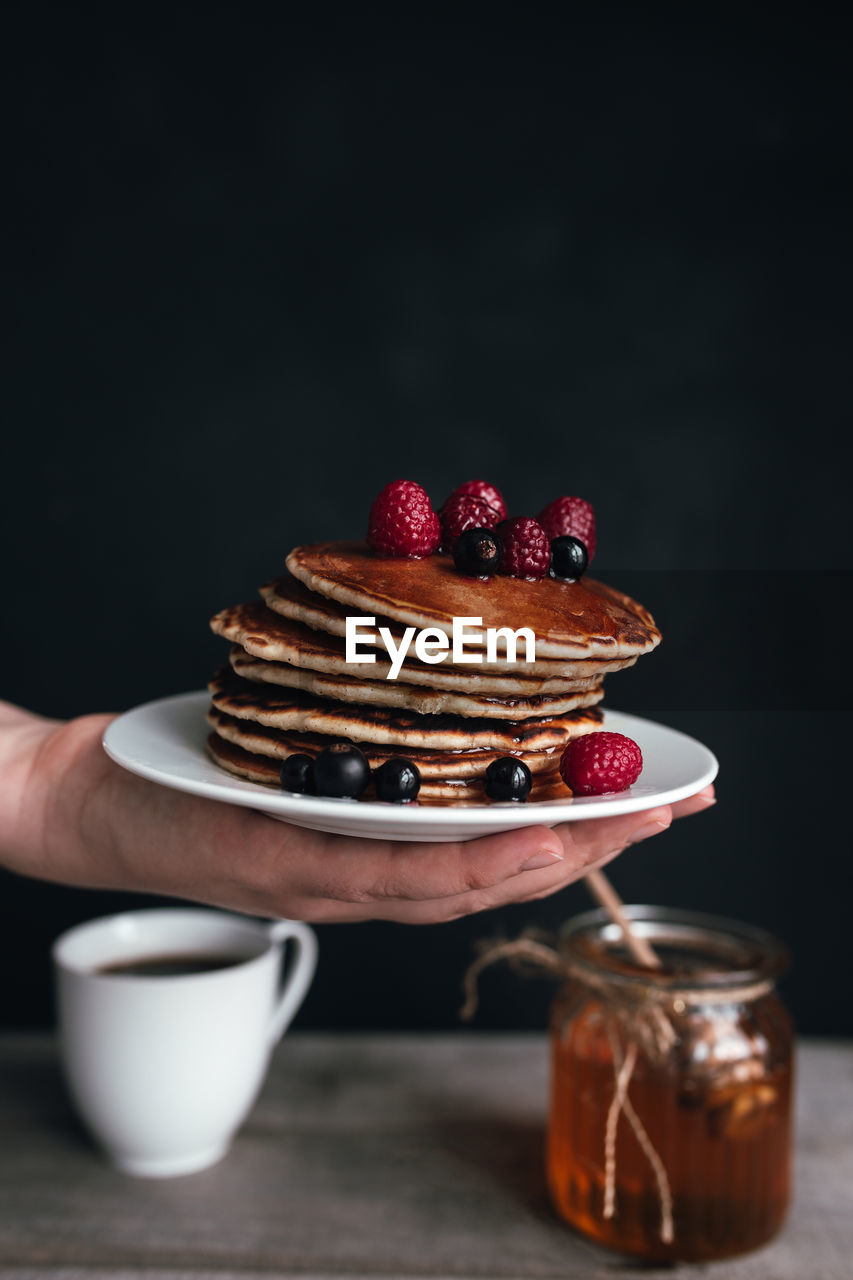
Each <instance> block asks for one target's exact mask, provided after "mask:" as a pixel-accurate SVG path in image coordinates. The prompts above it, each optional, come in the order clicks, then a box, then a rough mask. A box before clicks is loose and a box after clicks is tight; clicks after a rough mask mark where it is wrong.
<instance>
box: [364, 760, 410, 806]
mask: <svg viewBox="0 0 853 1280" xmlns="http://www.w3.org/2000/svg"><path fill="white" fill-rule="evenodd" d="M373 782H374V785H375V787H376V796H377V799H379V800H388V801H390V803H391V804H408V803H409V801H411V800H414V799H416V798H417V794H418V792H419V791H420V789H421V775H420V773H419V771H418V767H417V765H414V764H412V762H411V760H406V759H404V757H403V756H392V758H391V759H390V760H386V761H385V763H384V764H382V765H380V766H379V768H378V769H377V770H376V772H375V773H374V775H373Z"/></svg>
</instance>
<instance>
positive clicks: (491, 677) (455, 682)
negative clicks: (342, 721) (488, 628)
mask: <svg viewBox="0 0 853 1280" xmlns="http://www.w3.org/2000/svg"><path fill="white" fill-rule="evenodd" d="M210 626H211V628H212V630H213V631H215V632H216V634H217V635H220V636H223V637H224V638H225V639H226V640H230V641H231V642H232V643H233V644H236V645H239V646H240V647H241V648H242V649H244V650H245V651H246V652H247V653H249V654H251V655H252V657H255V658H261V659H263V660H264V661H265V662H282V663H287V664H289V665H290V666H294V667H301V668H304V669H307V670H310V671H319V672H322V673H324V674H326V675H336V676H348V677H350V678H351V679H355V680H359V681H361V680H366V679H370V680H374V681H378V680H382V681H384V682H385V683H386V684H387V685H388V686H389V689H393V687H394V686H395V685H396V684H399V683H401V682H402V683H403V684H415V685H421V686H424V687H426V688H427V689H446V690H448V691H451V692H454V693H460V694H470V695H471V696H472V697H484V698H485V697H499V698H510V697H514V696H520V697H537V696H542V695H545V694H551V693H570V692H573V691H575V690H577V691H582V690H585V689H590V688H592V687H594V685H595V684H596V683H597V682H598V681H599V680H600V679H601V677H602V676H603V675H604V674H606V672H607V671H608V670H619V669H620V668H621V667H626V666H631V665H633V663H635V662H636V661H637V659H636V658H635V657H634V658H622V659H617V660H614V661H613V662H609V663H608V662H598V661H592V662H590V663H589V667H587V664H586V663H584V662H573V663H567V664H566V669H567V670H569V669H570V670H571V672H572V674H570V675H567V676H563V677H559V676H547V677H545V678H543V679H535V678H532V677H531V676H530V674H529V673H530V671H531V667H530V666H525V665H524V664H519V669H520V670H523V671H525V672H526V673H527V674H525V675H524V676H515V675H513V674H512V671H513V668H512V666H511V665H510V666H507V665H506V664H504V674H497V673H495V674H480V673H481V672H483V671H484V667H483V666H479V665H472V666H470V667H465V668H463V667H453V666H448V665H447V664H446V663H443V662H442V663H440V664H436V665H434V666H431V665H429V664H428V663H426V662H419V661H418V659H417V658H409V657H408V656H407V658H406V661H405V662H404V663H403V665H402V667H401V668H400V672H399V675H398V676H397V679H396V680H386V679H385V677H386V673H387V672H389V671H390V670H391V664H390V662H389V661H388V660H387V658H384V655H383V658H384V660H381V659H380V654H379V653H377V660H376V662H374V663H348V662H347V661H346V653H345V647H344V642H343V640H341V639H340V638H339V637H338V636H333V635H326V634H325V633H324V632H321V631H313V630H312V629H311V628H310V627H307V626H305V625H304V624H303V623H301V622H295V621H294V620H293V619H291V618H285V617H282V616H281V615H279V614H277V613H273V612H272V610H270V609H268V608H266V606H265V605H263V604H260V603H257V602H254V603H250V604H238V605H233V606H232V607H231V608H229V609H222V610H221V611H220V612H219V613H217V614H216V615H215V616H214V617H213V618H211V620H210ZM410 652H411V650H410ZM550 665H552V666H556V665H557V664H555V663H552V664H550ZM538 667H539V663H538V661H537V662H536V664H535V668H534V669H538ZM487 670H493V669H492V668H488V669H487Z"/></svg>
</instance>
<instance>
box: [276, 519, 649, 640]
mask: <svg viewBox="0 0 853 1280" xmlns="http://www.w3.org/2000/svg"><path fill="white" fill-rule="evenodd" d="M287 567H288V569H289V570H290V572H291V573H292V574H293V575H294V577H296V578H298V579H299V581H300V582H302V583H304V585H305V586H306V587H308V588H309V589H310V590H311V591H315V592H317V593H319V594H320V595H322V596H326V597H327V598H329V599H332V600H336V601H338V603H340V604H342V605H344V606H346V607H347V608H350V609H354V610H359V611H361V612H363V613H364V614H365V615H371V614H372V615H376V614H384V615H386V616H387V617H389V618H394V619H396V620H397V621H398V622H402V623H404V624H405V625H407V626H415V627H418V628H423V627H437V628H438V629H439V630H440V631H443V632H444V633H445V634H447V635H449V634H450V633H451V631H452V626H453V619H454V616H455V617H480V618H482V619H483V627H484V628H489V627H493V628H500V627H510V628H512V629H513V630H517V629H518V628H520V627H530V628H531V630H532V631H533V632H534V633H535V635H536V651H537V655H538V656H541V657H543V658H546V657H547V658H568V659H573V658H620V657H621V658H624V657H633V656H635V655H638V654H641V653H646V652H648V650H649V649H653V648H654V647H655V645H657V644H658V643H659V641H660V632H659V631H658V629H657V627H656V626H655V624H654V620H653V618H652V616H651V614H650V613H649V612H648V611H647V610H646V609H645V608H643V606H642V605H640V604H637V603H636V601H634V600H631V598H630V597H629V596H626V595H624V594H623V593H622V592H620V591H615V590H614V589H613V588H612V587H608V586H605V585H604V583H601V582H595V581H594V580H593V579H591V578H582V579H580V580H579V581H578V582H563V581H561V580H559V579H557V578H541V579H540V580H539V581H538V582H527V581H526V580H523V579H520V578H509V577H502V576H496V577H493V578H487V579H479V578H468V577H465V576H463V575H462V574H460V573H458V572H457V570H456V568H455V567H454V564H453V561H452V559H451V558H450V557H449V556H443V555H434V556H429V557H427V558H426V559H423V560H408V559H392V558H384V557H380V556H377V555H375V554H374V553H373V552H371V551H370V550H369V549H368V547H367V544H366V543H364V542H321V543H317V544H316V545H314V546H308V547H297V548H296V549H295V550H294V551H291V553H290V555H289V556H288V557H287ZM483 642H485V637H484V638H483Z"/></svg>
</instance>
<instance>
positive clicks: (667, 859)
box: [0, 4, 853, 1033]
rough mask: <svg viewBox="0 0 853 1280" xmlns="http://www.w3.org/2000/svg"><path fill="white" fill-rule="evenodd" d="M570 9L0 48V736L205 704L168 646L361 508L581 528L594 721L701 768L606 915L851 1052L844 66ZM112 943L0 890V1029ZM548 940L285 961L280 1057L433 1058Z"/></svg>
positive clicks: (489, 924)
mask: <svg viewBox="0 0 853 1280" xmlns="http://www.w3.org/2000/svg"><path fill="white" fill-rule="evenodd" d="M592 8H593V12H592V13H589V12H587V11H586V10H585V9H582V8H580V7H579V8H578V9H577V10H575V11H572V12H574V14H575V16H573V17H567V16H566V11H563V18H562V20H558V19H557V18H556V17H555V11H552V10H550V9H546V8H537V7H536V6H518V7H517V8H513V9H506V10H502V9H500V8H499V7H492V8H490V9H488V10H486V9H485V8H484V9H482V10H479V9H478V8H475V7H465V6H462V9H463V10H464V12H463V14H462V16H459V14H458V13H457V15H456V16H455V17H454V18H453V19H451V18H445V17H444V16H442V11H441V10H440V9H433V8H432V7H429V8H428V9H427V8H424V9H422V10H419V11H415V10H414V9H411V10H407V13H408V16H407V17H405V19H400V17H399V15H398V16H397V18H396V19H394V20H393V21H392V20H386V17H384V16H383V15H381V14H379V13H378V12H377V11H375V10H373V9H364V8H363V7H360V6H353V7H352V9H349V10H345V11H343V10H338V9H335V8H325V9H323V8H313V9H312V10H311V14H312V15H313V16H312V17H310V18H308V17H301V18H299V19H293V18H288V17H286V16H285V13H286V12H290V7H287V6H280V7H279V6H269V7H265V6H263V5H258V6H236V5H235V6H223V7H217V6H195V7H182V6H177V7H173V8H170V9H169V10H168V13H167V14H166V15H159V16H158V15H157V14H156V11H153V10H152V9H151V8H150V7H149V6H145V7H143V6H136V5H127V6H123V7H121V8H117V7H114V6H113V7H103V8H100V7H99V6H93V5H85V6H67V7H65V8H53V7H49V6H43V5H37V4H34V5H29V6H26V7H20V8H18V7H12V8H7V9H6V10H4V18H3V25H4V42H3V43H4V47H5V50H6V59H7V63H8V65H7V68H6V71H5V74H4V82H5V93H6V94H7V104H6V108H5V111H4V121H5V128H6V131H7V134H8V138H7V147H6V155H7V160H6V166H5V167H6V178H7V180H8V179H12V181H11V184H10V185H9V186H8V187H7V194H6V197H5V207H4V220H7V230H6V233H5V236H4V240H5V250H4V252H5V257H6V262H7V265H6V268H5V271H4V275H5V283H6V289H5V292H6V295H7V299H8V303H9V306H10V310H11V320H12V324H11V328H10V333H9V336H8V337H7V339H6V340H5V344H4V355H5V356H6V362H7V370H6V373H5V375H4V415H3V417H4V419H5V428H4V441H5V443H4V455H3V464H2V465H3V471H2V474H3V479H4V484H3V503H2V507H3V510H2V521H3V530H2V533H3V547H4V552H5V554H4V586H3V593H2V599H3V627H2V635H3V654H2V671H3V691H4V693H5V695H6V696H7V697H8V698H10V699H12V700H15V701H18V702H20V703H22V704H24V705H27V706H30V707H32V708H34V709H36V710H38V711H41V712H43V713H46V714H50V715H55V716H72V715H74V714H77V713H81V712H84V711H89V710H106V709H114V710H121V709H125V708H128V707H130V706H133V705H134V704H136V703H139V702H141V701H144V700H147V699H150V698H155V697H160V696H162V695H166V694H169V693H176V692H182V691H185V690H187V689H194V688H200V687H201V686H202V685H203V684H204V682H205V680H206V678H207V676H208V675H209V673H210V672H211V670H212V669H213V667H214V666H215V665H216V664H217V663H218V661H219V659H220V655H221V654H222V652H223V648H222V644H221V642H218V641H216V640H215V639H214V638H213V637H212V636H210V635H209V634H208V632H207V619H208V616H209V615H210V614H211V613H212V612H214V611H215V610H217V609H218V608H220V607H222V606H223V605H225V604H230V603H234V602H236V601H237V600H239V599H248V598H251V597H252V595H253V593H254V591H255V588H256V587H257V585H258V584H259V583H260V582H262V581H264V580H266V579H267V578H269V577H270V576H272V575H273V574H274V573H275V572H276V571H277V570H279V569H280V568H281V566H282V564H283V560H284V557H285V555H286V553H287V551H288V550H289V549H290V548H291V546H292V545H294V544H295V543H297V542H305V541H311V540H315V539H319V538H326V537H336V536H359V535H360V534H361V533H362V531H363V530H364V527H365V522H366V516H367V511H368V508H369V505H370V502H371V500H372V498H373V496H374V494H375V492H376V491H377V490H378V489H379V488H380V487H381V485H383V484H384V483H386V482H387V481H388V480H390V479H394V478H396V477H397V476H401V475H405V476H407V477H409V478H412V479H416V480H418V481H420V482H421V483H423V484H424V485H425V486H426V487H427V489H428V490H429V492H430V493H431V495H432V497H433V499H434V501H435V502H436V503H438V502H440V501H441V500H442V499H443V498H444V496H445V495H446V494H447V493H448V492H449V491H450V489H452V488H453V487H454V486H455V485H456V484H457V483H459V482H460V481H462V480H465V479H469V478H471V477H473V476H485V477H486V478H488V479H491V480H494V481H495V482H496V483H497V484H498V485H499V486H500V487H501V488H502V489H503V490H504V492H505V493H506V495H507V497H508V499H509V502H510V506H511V508H512V511H513V512H514V513H516V514H522V513H529V514H532V513H535V512H536V511H538V510H539V509H540V508H541V507H542V506H543V505H544V503H545V502H546V501H548V500H549V499H550V498H552V497H554V496H556V495H557V494H559V493H579V494H582V495H584V496H586V497H588V498H589V499H591V500H592V501H593V502H594V503H595V506H596V510H597V515H598V527H599V552H598V557H597V561H596V571H597V573H598V574H599V575H600V576H602V577H604V578H605V579H607V580H609V581H611V582H612V583H613V584H614V585H616V586H619V587H622V588H624V589H626V590H628V591H630V592H633V593H636V594H637V596H638V597H639V598H640V599H641V600H642V601H643V602H644V603H645V604H647V605H648V606H649V607H650V608H651V609H652V611H653V612H654V613H655V615H656V617H657V619H658V621H659V622H660V624H661V627H662V629H663V632H664V644H663V646H662V647H661V649H660V650H659V651H658V652H657V653H656V654H654V655H653V656H651V657H649V658H647V659H644V660H642V661H641V662H640V664H639V666H638V667H637V668H636V669H635V670H633V671H631V672H627V673H625V674H624V675H620V676H615V677H612V678H611V683H610V685H609V690H608V692H609V698H610V700H611V702H612V703H613V705H614V706H617V707H619V708H620V709H623V710H626V711H637V712H640V713H642V714H647V715H651V716H653V717H660V718H662V719H664V720H665V721H666V722H667V723H669V724H672V725H674V726H676V727H678V728H681V729H684V730H686V731H688V732H690V733H693V734H695V735H696V736H698V737H699V738H701V739H702V740H703V741H706V742H707V743H708V744H709V745H710V746H711V747H712V748H713V749H714V750H715V751H716V752H717V754H718V755H719V758H720V761H721V774H720V778H719V785H718V792H719V801H720V802H719V804H718V805H717V807H716V808H715V809H714V810H712V811H711V812H710V813H708V814H704V815H701V816H698V817H695V818H692V819H690V820H687V821H685V822H682V823H679V824H677V826H676V827H675V828H674V829H673V830H672V831H670V832H669V833H667V834H665V835H663V836H661V837H659V838H656V839H655V840H653V841H650V842H648V843H646V844H644V845H642V846H639V847H637V848H636V849H634V850H632V851H631V852H629V853H628V854H627V855H626V856H625V857H623V858H622V859H620V860H619V861H618V862H617V863H616V864H614V865H613V867H612V879H613V881H614V883H615V884H616V886H617V888H618V889H619V891H620V892H621V893H622V894H623V895H624V896H625V897H626V898H627V899H629V900H635V901H652V902H659V903H668V904H673V905H679V906H683V907H692V908H704V909H707V910H712V911H717V912H721V913H724V914H728V915H731V916H735V917H740V918H742V919H747V920H751V921H753V922H755V923H758V924H762V925H765V926H767V927H769V928H771V929H773V930H775V931H776V932H778V933H779V934H780V935H781V936H782V937H783V938H784V939H786V940H787V941H788V943H789V944H790V945H791V947H792V950H793V953H794V967H793V970H792V974H791V976H790V978H789V980H788V982H787V985H786V993H787V996H788V999H789V1001H790V1002H791V1004H792V1006H793V1008H794V1011H795V1013H796V1016H797V1018H798V1020H799V1023H800V1025H801V1027H802V1028H803V1029H804V1030H806V1031H811V1032H820V1033H853V1003H851V1001H850V1000H849V998H848V992H847V987H846V975H847V973H849V967H850V966H849V958H848V957H849V952H848V951H847V946H849V942H850V937H849V935H850V929H849V925H848V921H849V918H850V901H851V899H850V893H851V888H853V884H851V875H850V857H851V847H850V846H851V841H850V816H849V807H848V806H847V804H846V798H847V796H846V792H847V789H848V787H849V779H850V777H851V763H850V760H851V747H850V742H851V739H850V731H849V728H848V722H849V721H848V716H847V715H845V713H849V711H850V692H849V687H850V683H849V676H848V675H847V673H846V670H845V668H846V666H847V662H848V649H849V645H850V628H849V626H848V625H847V624H848V622H849V618H850V607H849V600H850V594H851V589H853V579H851V555H850V544H849V533H848V529H849V508H850V503H849V496H848V488H849V452H848V449H847V445H846V435H845V433H846V431H847V429H848V424H849V408H850V405H849V394H848V393H849V378H850V373H849V365H850V340H851V332H850V296H851V284H853V281H851V269H850V268H851V262H850V254H849V237H850V226H851V208H850V203H849V200H848V196H847V193H848V191H849V190H850V179H851V174H850V168H851V161H850V155H851V147H850V132H849V125H850V99H849V52H850V51H849V42H848V39H847V34H848V33H847V31H846V30H845V29H843V28H842V27H841V26H840V25H839V23H838V20H837V19H836V18H835V17H834V16H833V14H834V10H831V9H826V10H822V9H821V7H820V6H814V5H812V6H809V7H808V8H805V7H803V8H802V9H801V10H796V9H791V10H786V11H785V12H784V13H779V12H777V13H776V14H775V15H774V17H773V19H772V23H771V22H765V21H764V19H763V17H761V16H760V15H759V12H758V9H757V8H756V9H755V10H752V11H750V9H749V7H748V6H746V7H744V6H741V8H740V10H739V11H738V13H737V16H734V15H733V14H732V15H731V16H728V15H727V12H726V10H725V9H720V8H719V7H716V6H715V7H714V9H713V10H711V9H709V10H707V11H706V12H703V11H702V10H701V9H699V8H696V7H694V6H689V7H686V9H685V7H682V6H673V7H672V8H669V7H664V6H661V7H654V6H642V7H640V6H627V7H624V8H621V7H619V6H618V5H617V6H614V5H608V6H598V7H595V6H593V7H592ZM293 9H294V10H295V9H296V7H295V6H294V7H293ZM567 10H568V11H571V7H567ZM640 10H642V11H640ZM401 21H402V22H403V23H404V25H402V26H401V25H395V24H399V23H400V22H401ZM234 853H235V857H239V856H240V851H239V850H235V851H234ZM132 901H133V902H135V901H138V900H135V899H130V897H129V896H122V895H118V894H102V893H88V892H81V891H73V890H69V889H64V888H61V887H54V886H47V885H44V884H35V883H28V882H26V881H23V880H19V879H16V878H13V877H11V876H3V877H2V878H0V963H2V966H3V971H4V974H5V981H4V982H3V984H2V994H0V1022H3V1023H5V1024H7V1025H25V1024H28V1025H37V1024H42V1023H45V1022H47V1021H48V1020H49V1019H50V1018H51V1016H52V1011H51V1003H50V975H49V964H48V959H47V954H48V949H49V944H50V942H51V941H52V939H53V938H54V937H55V936H56V935H57V934H58V933H59V932H60V931H61V930H62V929H63V928H65V927H67V926H68V925H69V924H71V923H73V922H75V921H77V920H81V919H85V918H87V917H90V916H93V915H97V914H101V913H104V912H106V911H110V910H113V909H115V908H117V907H118V906H123V905H127V904H129V903H130V902H132ZM587 905H588V898H587V895H586V891H585V890H584V888H583V886H582V885H576V886H573V887H572V888H570V889H569V890H566V891H564V892H563V893H561V894H559V895H557V896H556V897H554V898H552V899H550V900H548V901H546V902H543V903H541V904H536V905H534V906H530V905H528V906H524V907H517V908H511V909H506V910H502V911H499V912H495V913H492V914H491V915H486V916H480V917H475V918H472V919H468V920H465V921H460V922H457V923H454V924H451V925H446V926H441V927H433V928H421V929H417V928H405V927H399V926H391V925H360V926H357V927H344V926H335V927H324V928H321V929H320V930H319V932H320V934H321V965H320V970H319V974H318V977H317V980H316V982H315V985H314V987H313V989H312V991H311V993H310V995H309V997H308V1000H307V1001H306V1004H305V1006H304V1008H303V1010H302V1012H301V1014H300V1017H299V1024H300V1025H302V1026H304V1027H447V1026H455V1025H457V1023H456V1009H457V1006H458V1003H459V980H460V976H461V973H462V971H463V969H464V968H465V966H466V964H467V963H468V961H469V959H470V958H471V955H472V944H473V942H474V941H475V940H476V939H478V938H481V937H484V936H485V937H490V936H493V935H495V934H497V933H506V934H509V935H514V934H515V933H517V932H518V931H520V930H521V929H522V928H523V927H524V926H525V925H527V924H537V925H540V926H545V927H551V926H556V925H558V924H559V923H560V922H561V921H563V920H564V919H566V918H567V917H568V916H570V915H572V914H574V913H575V912H576V911H578V910H581V909H584V908H586V906H587ZM482 994H483V1003H482V1009H481V1013H480V1016H479V1019H478V1025H479V1026H482V1027H540V1026H542V1025H543V1023H544V1018H545V1009H546V1005H547V1001H548V998H549V994H550V992H549V990H548V988H547V986H546V985H543V984H539V983H536V982H529V981H528V982H522V981H521V980H520V979H517V978H514V977H512V976H511V975H510V974H508V973H494V974H492V975H490V976H488V977H487V978H486V979H484V981H483V992H482Z"/></svg>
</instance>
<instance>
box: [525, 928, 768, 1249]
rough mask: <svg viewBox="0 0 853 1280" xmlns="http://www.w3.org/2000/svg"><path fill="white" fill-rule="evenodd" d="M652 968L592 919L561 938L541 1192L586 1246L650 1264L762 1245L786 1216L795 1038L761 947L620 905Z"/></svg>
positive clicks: (738, 933)
mask: <svg viewBox="0 0 853 1280" xmlns="http://www.w3.org/2000/svg"><path fill="white" fill-rule="evenodd" d="M626 911H627V912H628V915H629V918H630V919H631V920H632V921H633V922H634V927H635V930H636V932H637V933H638V934H639V935H640V936H641V937H643V938H645V939H646V940H647V941H648V942H649V943H650V944H651V946H652V947H653V948H654V950H655V952H656V953H657V955H658V957H659V958H660V960H661V962H662V967H661V968H660V969H648V968H640V967H639V966H638V965H637V964H636V963H635V962H634V961H633V960H632V959H631V957H630V953H629V952H628V950H627V948H626V946H625V943H624V940H623V936H622V931H621V930H620V928H619V926H618V925H616V924H614V923H613V922H612V921H611V920H610V917H609V916H607V914H606V913H605V912H603V911H591V912H587V913H586V914H584V915H582V916H579V917H576V918H575V919H574V920H572V921H570V922H569V924H568V925H567V926H566V927H565V928H564V929H563V931H562V933H561V935H560V956H561V959H562V961H563V963H564V965H565V968H566V971H567V973H568V975H569V977H568V980H567V981H566V983H565V984H564V985H563V986H562V987H561V989H560V990H559V992H558V993H557V996H556V998H555V1000H554V1004H553V1006H552V1014H551V1053H552V1070H551V1105H550V1115H549V1122H548V1154H547V1161H548V1183H549V1188H550V1192H551V1197H552V1200H553V1203H554V1205H555V1207H556V1209H557V1212H558V1213H559V1214H560V1215H561V1216H562V1217H563V1218H565V1219H566V1221H568V1222H570V1223H571V1224H572V1226H573V1227H575V1228H576V1229H577V1230H578V1231H580V1232H582V1233H583V1234H584V1235H585V1236H588V1237H589V1238H591V1239H593V1240H595V1241H597V1242H598V1243H600V1244H603V1245H607V1246H609V1247H611V1248H613V1249H619V1250H623V1251H625V1252H627V1253H631V1254H634V1255H637V1256H639V1257H642V1258H644V1259H649V1260H652V1261H677V1260H683V1261H700V1260H710V1259H713V1258H723V1257H728V1256H731V1255H733V1254H738V1253H742V1252H744V1251H746V1250H748V1249H754V1248H755V1247H756V1246H758V1245H761V1244H763V1243H764V1242H765V1241H767V1240H769V1239H770V1237H771V1236H772V1235H774V1233H775V1232H776V1231H777V1230H778V1229H779V1227H780V1226H781V1224H782V1222H783V1220H784V1217H785V1212H786V1210H787V1207H788V1200H789V1195H790V1171H791V1090H792V1055H793V1030H792V1023H791V1019H790V1017H789V1015H788V1013H787V1012H786V1010H785V1008H784V1006H783V1004H782V1003H781V1001H780V1000H779V998H778V996H777V995H776V993H775V991H774V980H775V979H776V978H777V977H778V976H779V974H780V973H782V972H783V971H784V969H786V968H787V963H788V955H787V952H786V950H785V948H784V947H783V946H782V945H781V943H779V942H778V941H777V939H775V938H774V937H772V936H771V935H770V934H768V933H765V932H763V931H762V930H759V929H754V928H751V927H750V926H747V925H743V924H737V923H735V922H733V921H730V920H721V919H716V918H715V917H712V916H704V915H698V914H695V913H692V912H685V911H672V910H668V909H666V908H662V907H647V906H633V907H632V906H629V907H626Z"/></svg>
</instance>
